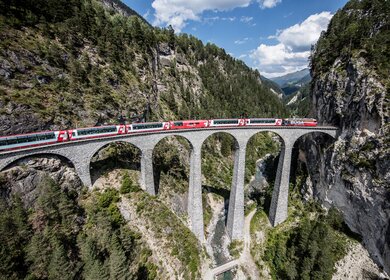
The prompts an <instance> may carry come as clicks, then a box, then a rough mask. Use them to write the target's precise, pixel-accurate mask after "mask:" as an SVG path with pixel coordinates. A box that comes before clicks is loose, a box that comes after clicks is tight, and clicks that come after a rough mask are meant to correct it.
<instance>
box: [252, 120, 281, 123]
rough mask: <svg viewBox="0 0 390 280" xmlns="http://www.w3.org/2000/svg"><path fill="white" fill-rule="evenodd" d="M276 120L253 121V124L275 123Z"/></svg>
mask: <svg viewBox="0 0 390 280" xmlns="http://www.w3.org/2000/svg"><path fill="white" fill-rule="evenodd" d="M274 122H275V119H251V123H274Z"/></svg>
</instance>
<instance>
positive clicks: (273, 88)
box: [260, 76, 283, 98]
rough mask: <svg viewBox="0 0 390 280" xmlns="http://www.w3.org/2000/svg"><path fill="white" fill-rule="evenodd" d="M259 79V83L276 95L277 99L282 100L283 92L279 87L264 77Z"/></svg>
mask: <svg viewBox="0 0 390 280" xmlns="http://www.w3.org/2000/svg"><path fill="white" fill-rule="evenodd" d="M260 78H261V82H262V83H263V84H264V85H266V86H267V87H269V88H270V90H271V91H272V92H273V93H274V94H276V95H277V96H278V97H279V98H282V97H283V90H282V89H281V88H280V86H279V85H278V84H277V83H275V82H274V81H272V80H270V79H267V78H266V77H264V76H260Z"/></svg>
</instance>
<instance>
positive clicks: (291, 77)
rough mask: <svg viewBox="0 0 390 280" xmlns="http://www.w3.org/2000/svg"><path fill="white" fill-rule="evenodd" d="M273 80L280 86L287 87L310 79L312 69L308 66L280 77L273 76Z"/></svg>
mask: <svg viewBox="0 0 390 280" xmlns="http://www.w3.org/2000/svg"><path fill="white" fill-rule="evenodd" d="M270 80H271V81H273V82H275V83H277V84H278V85H279V86H280V87H285V86H287V85H289V84H296V83H302V82H303V83H307V82H308V81H309V80H310V70H309V69H308V68H305V69H302V70H300V71H296V72H293V73H289V74H286V75H283V76H280V77H275V78H271V79H270Z"/></svg>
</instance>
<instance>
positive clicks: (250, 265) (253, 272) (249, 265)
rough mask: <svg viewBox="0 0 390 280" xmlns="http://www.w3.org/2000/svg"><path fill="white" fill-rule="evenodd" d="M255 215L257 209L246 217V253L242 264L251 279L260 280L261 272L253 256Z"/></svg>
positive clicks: (242, 257) (244, 252)
mask: <svg viewBox="0 0 390 280" xmlns="http://www.w3.org/2000/svg"><path fill="white" fill-rule="evenodd" d="M255 213H256V209H254V210H252V211H251V212H250V213H249V214H248V215H247V216H246V217H245V228H244V251H243V252H242V254H241V257H240V264H241V266H242V267H244V269H245V271H246V272H247V273H248V274H249V276H250V277H251V279H260V274H259V271H258V269H257V266H256V264H255V262H254V261H253V258H252V255H251V221H252V218H253V216H254V215H255Z"/></svg>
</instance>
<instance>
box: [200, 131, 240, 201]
mask: <svg viewBox="0 0 390 280" xmlns="http://www.w3.org/2000/svg"><path fill="white" fill-rule="evenodd" d="M226 136H228V138H225V139H223V138H224V137H226ZM213 137H214V138H216V139H215V140H217V141H220V142H221V146H220V147H217V148H219V150H220V154H221V156H222V157H227V156H233V162H232V163H231V166H230V167H229V170H230V173H232V174H231V176H230V177H232V176H233V166H234V152H235V151H236V150H237V149H239V147H240V143H239V141H238V140H237V137H236V135H234V134H233V133H231V132H230V131H228V130H227V131H223V130H220V131H213V132H212V133H210V134H209V135H207V137H205V138H204V139H203V141H201V143H200V148H201V150H202V161H204V159H205V157H207V156H208V155H207V154H206V153H205V149H206V148H207V146H206V145H209V144H210V143H208V141H212V140H213ZM221 140H222V141H221ZM226 140H227V141H228V142H226ZM215 155H216V156H219V155H217V154H215ZM215 155H214V156H215ZM202 170H204V171H203V172H202V174H203V177H205V176H207V174H206V173H208V172H209V171H208V170H206V169H204V166H203V165H202ZM210 183H212V182H210ZM206 185H207V184H206ZM207 187H208V188H209V189H211V190H213V189H215V187H220V186H211V185H210V186H207ZM224 193H225V195H226V192H224Z"/></svg>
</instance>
